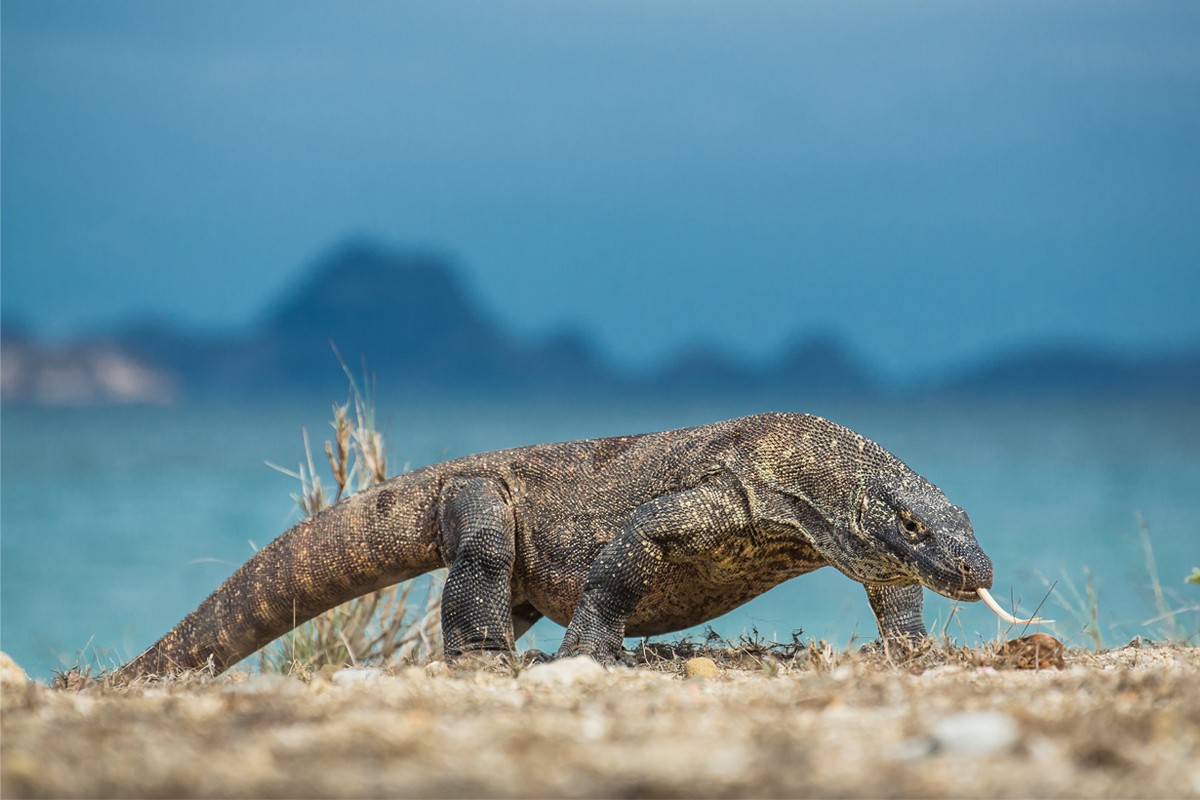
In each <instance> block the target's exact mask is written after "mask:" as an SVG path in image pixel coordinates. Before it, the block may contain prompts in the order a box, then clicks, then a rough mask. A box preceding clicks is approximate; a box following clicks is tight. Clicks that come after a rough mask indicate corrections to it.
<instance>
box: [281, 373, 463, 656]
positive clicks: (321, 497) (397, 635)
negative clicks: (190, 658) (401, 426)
mask: <svg viewBox="0 0 1200 800" xmlns="http://www.w3.org/2000/svg"><path fill="white" fill-rule="evenodd" d="M343 368H345V364H344V363H343ZM346 375H347V378H348V379H349V382H350V393H351V399H350V401H348V402H346V403H341V404H335V405H334V406H333V420H332V421H331V422H330V425H331V427H332V428H333V438H332V439H329V440H326V442H325V456H326V459H327V461H328V465H329V472H330V475H331V476H332V481H333V486H334V487H335V488H334V494H333V497H332V499H331V498H330V497H329V496H328V494H327V492H326V490H325V485H324V484H323V482H322V480H321V475H320V473H319V472H318V470H317V467H316V463H315V461H314V459H313V454H312V448H311V447H310V445H309V439H308V431H307V430H302V432H301V434H302V438H303V441H304V461H302V462H301V463H300V464H299V466H298V468H297V469H296V471H294V472H293V471H291V470H287V469H284V468H282V467H278V466H276V465H273V464H272V465H271V466H272V467H274V468H275V469H277V470H279V471H281V472H283V473H284V474H286V475H290V476H291V477H293V478H295V479H296V480H298V481H299V482H300V491H299V492H298V493H296V494H293V495H292V497H293V499H294V500H295V501H296V505H297V506H299V508H300V510H301V512H302V513H303V514H304V515H305V516H306V517H311V516H315V515H316V514H319V513H320V512H321V511H323V510H324V509H325V508H327V507H328V506H329V505H331V504H333V503H337V502H338V501H339V500H342V499H343V498H344V497H346V496H347V495H349V494H350V493H352V492H355V491H362V490H363V489H366V488H368V487H370V486H374V485H376V484H378V483H382V482H383V481H385V480H387V478H388V474H387V465H388V457H387V449H388V448H387V442H386V439H385V436H384V434H383V432H382V431H381V430H380V429H379V426H378V424H377V416H376V409H375V398H374V391H373V389H371V390H368V392H367V394H365V395H364V394H363V392H362V391H360V390H359V387H358V384H357V383H356V382H355V380H354V378H353V376H352V375H351V373H350V371H349V370H348V369H347V370H346ZM364 382H366V381H364ZM367 385H370V384H369V383H368V384H367ZM443 580H444V578H443V576H442V575H441V574H435V575H433V576H431V577H430V578H429V579H427V580H420V579H419V580H416V581H409V582H407V583H404V584H401V585H397V586H391V587H388V588H386V589H382V590H380V591H378V592H374V593H372V594H369V595H365V596H363V597H359V598H357V599H355V600H351V601H350V602H348V603H343V604H342V605H340V606H338V607H336V608H333V609H330V610H329V611H327V612H325V613H324V614H322V615H320V616H319V617H317V618H315V619H313V620H311V621H309V622H306V623H304V624H303V625H301V626H299V627H298V628H296V629H295V630H293V631H291V632H290V633H288V634H286V635H285V636H283V637H282V638H280V639H279V640H277V641H276V642H274V643H273V644H271V645H269V646H268V647H266V648H265V649H263V650H262V651H261V652H260V653H259V657H258V664H259V667H260V669H261V670H262V671H264V672H279V673H297V672H299V673H307V672H312V671H314V670H319V669H321V668H322V667H326V666H334V667H341V666H346V665H353V666H357V665H359V664H366V663H370V664H391V663H408V662H413V661H417V660H427V659H430V658H435V657H437V656H439V655H440V653H441V651H442V635H441V594H442V592H441V587H442V582H443Z"/></svg>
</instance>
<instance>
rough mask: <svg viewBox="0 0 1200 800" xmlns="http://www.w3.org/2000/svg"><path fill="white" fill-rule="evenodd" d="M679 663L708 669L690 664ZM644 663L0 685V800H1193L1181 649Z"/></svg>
mask: <svg viewBox="0 0 1200 800" xmlns="http://www.w3.org/2000/svg"><path fill="white" fill-rule="evenodd" d="M697 655H700V656H705V657H709V658H712V663H693V664H692V665H691V667H687V666H686V662H687V660H688V659H689V657H694V656H697ZM642 658H643V661H649V662H651V663H650V664H648V665H644V666H642V667H640V668H636V669H628V668H618V669H614V670H607V671H606V670H604V669H601V668H600V667H598V666H597V665H595V664H594V663H593V662H590V661H580V660H575V659H572V660H570V661H565V662H556V663H554V664H552V665H544V666H539V667H533V668H530V669H527V670H525V671H523V672H522V673H521V674H520V675H517V676H515V677H514V676H513V675H512V674H509V673H505V674H498V673H496V672H492V671H486V670H484V671H461V672H454V671H451V670H448V669H446V667H445V665H443V664H440V663H434V664H432V665H429V666H425V667H407V668H401V669H399V670H397V671H395V672H394V673H389V672H384V671H380V670H343V671H340V672H337V673H332V672H331V671H329V670H326V671H325V673H324V674H321V673H318V674H316V675H313V676H310V677H308V678H307V679H298V678H291V677H283V676H278V675H256V676H247V675H245V674H235V675H232V676H228V677H222V678H217V679H208V678H197V677H193V678H191V679H188V680H177V681H173V682H170V683H167V684H156V683H148V684H144V685H141V686H135V687H132V688H114V687H108V686H105V685H103V683H101V682H96V681H87V680H82V681H81V680H76V681H75V682H74V683H75V688H74V689H71V690H67V689H52V688H50V687H47V686H43V685H40V684H36V683H29V682H25V681H24V680H22V679H21V678H20V677H19V676H17V675H16V673H15V672H14V671H13V670H12V669H8V670H6V671H5V672H4V675H7V676H8V677H7V678H5V681H4V684H3V693H2V697H0V713H2V719H0V734H2V740H0V793H2V794H3V796H4V797H5V798H16V797H51V796H56V797H117V796H121V797H326V796H328V797H374V796H403V797H513V796H564V797H710V796H716V797H770V796H823V797H829V796H879V797H893V796H931V797H997V796H1003V797H1012V796H1039V797H1045V796H1069V797H1150V796H1157V797H1181V796H1183V797H1186V796H1198V795H1200V649H1197V648H1185V647H1178V646H1165V647H1160V646H1151V645H1147V644H1145V643H1142V644H1141V646H1138V647H1127V648H1123V649H1121V650H1115V651H1110V652H1106V653H1101V654H1092V653H1086V652H1080V651H1068V652H1067V653H1066V658H1065V669H1062V670H1059V669H1054V668H1050V669H1042V670H1016V669H1008V668H1006V666H1007V664H1006V662H1005V661H1004V655H1003V653H1002V652H1001V651H1000V650H996V651H988V650H983V651H981V650H958V649H954V648H942V649H935V650H933V651H925V652H923V653H919V654H915V655H911V656H905V657H895V656H893V657H892V658H887V657H885V656H875V657H855V656H849V655H846V654H841V653H834V652H833V651H831V650H829V649H828V648H823V647H821V646H808V647H806V648H799V647H797V648H793V649H791V650H789V651H788V652H783V651H780V650H778V649H777V650H775V651H771V652H762V651H754V650H753V648H751V649H750V650H749V651H747V650H737V651H721V652H717V651H708V650H706V651H705V652H692V653H685V652H680V651H678V650H676V651H671V650H669V649H668V650H666V651H651V652H648V653H646V652H644V653H642ZM0 660H2V659H0ZM10 663H11V662H10ZM1033 663H1037V660H1036V659H1035V660H1034V662H1033ZM685 672H690V673H691V674H693V675H696V676H700V675H709V676H711V675H713V674H716V677H692V678H685V677H684V675H685Z"/></svg>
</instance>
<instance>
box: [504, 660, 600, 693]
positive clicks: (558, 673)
mask: <svg viewBox="0 0 1200 800" xmlns="http://www.w3.org/2000/svg"><path fill="white" fill-rule="evenodd" d="M607 674H608V672H607V671H606V670H605V669H604V667H602V666H600V665H599V664H597V663H596V662H595V661H593V660H592V659H590V658H588V657H587V656H575V657H574V658H560V659H558V660H557V661H551V662H550V663H548V664H535V665H533V666H532V667H530V668H529V669H527V670H524V671H522V672H521V675H520V677H518V678H517V682H518V683H521V684H522V685H525V686H542V687H551V686H575V685H584V684H588V683H595V682H597V681H599V680H602V679H603V678H604V677H605V676H606V675H607Z"/></svg>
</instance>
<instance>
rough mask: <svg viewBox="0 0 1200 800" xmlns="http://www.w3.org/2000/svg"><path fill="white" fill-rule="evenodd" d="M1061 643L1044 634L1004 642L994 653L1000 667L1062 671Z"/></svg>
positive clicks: (1063, 663) (1063, 665) (1063, 664)
mask: <svg viewBox="0 0 1200 800" xmlns="http://www.w3.org/2000/svg"><path fill="white" fill-rule="evenodd" d="M1063 649H1064V648H1063V643H1062V642H1060V641H1059V640H1058V639H1055V638H1054V637H1053V636H1050V635H1049V634H1046V633H1035V634H1032V635H1031V636H1022V637H1021V638H1020V639H1011V640H1009V641H1007V642H1005V643H1004V644H1003V645H1002V646H1001V647H1000V650H999V651H998V652H997V653H996V656H997V659H998V662H997V663H999V664H1000V665H1001V666H1007V667H1012V668H1014V669H1049V668H1050V667H1054V668H1055V669H1063V668H1064V667H1065V666H1066V663H1065V662H1064V661H1063Z"/></svg>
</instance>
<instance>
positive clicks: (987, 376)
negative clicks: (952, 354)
mask: <svg viewBox="0 0 1200 800" xmlns="http://www.w3.org/2000/svg"><path fill="white" fill-rule="evenodd" d="M936 391H937V392H938V393H939V394H943V395H951V396H961V397H989V398H996V399H1002V400H1014V399H1021V398H1025V397H1031V396H1038V397H1048V396H1059V397H1062V396H1065V397H1076V396H1085V395H1086V396H1102V397H1131V396H1146V395H1159V396H1189V397H1190V396H1193V395H1200V350H1194V351H1191V352H1178V353H1175V354H1157V355H1140V356H1137V355H1129V354H1120V353H1116V352H1112V351H1108V350H1104V349H1101V348H1099V347H1097V346H1094V345H1081V344H1060V345H1044V344H1032V345H1029V346H1027V347H1024V348H1022V349H1019V350H1016V351H1011V352H1007V353H1003V354H1000V355H997V356H994V357H992V358H989V359H985V360H983V361H981V362H980V363H978V364H975V365H971V366H968V367H965V368H963V369H962V370H961V371H959V372H958V373H957V374H955V375H953V376H952V377H950V378H949V379H947V380H945V381H944V382H942V384H941V386H940V387H939V388H938V389H937V390H936Z"/></svg>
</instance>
